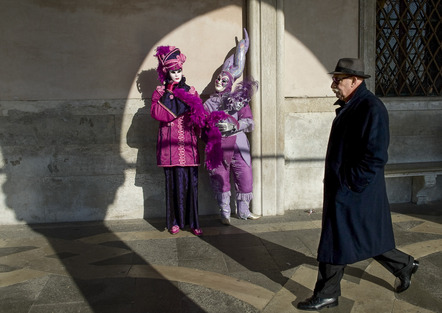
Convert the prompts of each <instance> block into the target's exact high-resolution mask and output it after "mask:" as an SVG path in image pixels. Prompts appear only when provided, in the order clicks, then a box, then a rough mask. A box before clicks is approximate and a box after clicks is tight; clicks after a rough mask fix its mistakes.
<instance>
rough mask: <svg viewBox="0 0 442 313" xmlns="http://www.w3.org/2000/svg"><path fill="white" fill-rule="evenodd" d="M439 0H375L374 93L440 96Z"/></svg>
mask: <svg viewBox="0 0 442 313" xmlns="http://www.w3.org/2000/svg"><path fill="white" fill-rule="evenodd" d="M441 21H442V0H377V1H376V69H375V74H376V78H375V80H376V82H375V84H376V87H375V89H376V91H375V92H376V94H377V95H378V96H442V47H441V46H442V22H441Z"/></svg>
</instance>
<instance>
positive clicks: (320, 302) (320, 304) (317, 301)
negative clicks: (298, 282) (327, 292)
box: [297, 296, 339, 311]
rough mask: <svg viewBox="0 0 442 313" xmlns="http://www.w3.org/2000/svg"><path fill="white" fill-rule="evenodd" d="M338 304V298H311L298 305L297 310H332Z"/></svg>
mask: <svg viewBox="0 0 442 313" xmlns="http://www.w3.org/2000/svg"><path fill="white" fill-rule="evenodd" d="M338 304H339V302H338V297H336V298H320V297H318V296H312V297H310V298H308V299H306V300H305V301H302V302H299V303H298V306H297V307H298V309H300V310H305V311H318V310H320V309H322V308H325V307H327V308H332V307H335V306H337V305H338Z"/></svg>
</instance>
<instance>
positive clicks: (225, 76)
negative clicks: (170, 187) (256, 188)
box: [204, 29, 260, 225]
mask: <svg viewBox="0 0 442 313" xmlns="http://www.w3.org/2000/svg"><path fill="white" fill-rule="evenodd" d="M244 34H245V39H242V40H241V41H240V42H239V43H238V45H237V47H236V52H235V54H234V55H231V56H230V57H229V58H228V59H227V60H226V61H225V62H224V65H223V68H222V70H221V72H220V74H219V75H218V77H217V79H216V81H215V90H216V93H215V94H213V95H211V96H210V98H209V99H208V100H207V101H206V102H205V103H204V108H205V109H206V110H207V111H209V112H211V114H212V115H216V114H218V115H219V114H220V113H221V112H223V113H225V114H226V115H223V116H222V117H221V118H220V119H219V121H218V123H217V124H216V126H217V127H218V129H219V130H220V132H221V134H222V139H221V148H222V163H221V164H220V165H218V166H216V167H214V168H213V169H209V175H210V182H211V185H212V189H213V190H214V192H215V197H216V200H217V201H218V204H219V207H220V213H221V222H222V223H223V224H226V225H230V215H231V208H230V197H231V192H230V189H231V186H230V174H231V173H232V174H233V180H234V183H235V191H236V205H237V215H238V217H239V218H241V219H258V218H259V217H260V216H259V215H256V214H253V213H251V212H250V210H249V206H250V201H251V200H252V198H253V175H252V164H251V156H250V144H249V141H248V139H247V136H246V134H245V133H246V132H251V131H252V130H253V128H254V122H253V115H252V111H251V109H250V105H249V101H250V99H251V97H252V95H253V93H254V92H255V91H256V90H257V88H258V82H257V81H254V80H248V79H244V80H243V82H241V83H239V84H238V85H237V86H236V87H235V89H234V91H232V86H233V83H234V82H235V81H236V80H237V79H238V78H239V77H240V76H241V75H242V72H243V71H244V66H245V60H246V53H247V50H248V48H249V37H248V34H247V31H246V30H245V29H244Z"/></svg>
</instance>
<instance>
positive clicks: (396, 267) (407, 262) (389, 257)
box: [373, 248, 414, 277]
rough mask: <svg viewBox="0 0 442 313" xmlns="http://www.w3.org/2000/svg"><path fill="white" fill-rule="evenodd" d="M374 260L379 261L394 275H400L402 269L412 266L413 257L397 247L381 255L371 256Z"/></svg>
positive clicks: (405, 269)
mask: <svg viewBox="0 0 442 313" xmlns="http://www.w3.org/2000/svg"><path fill="white" fill-rule="evenodd" d="M373 259H375V260H376V261H378V262H379V263H381V265H382V266H383V267H385V268H386V269H387V270H388V271H389V272H390V273H392V274H393V275H394V276H396V277H398V276H400V275H401V274H402V273H403V272H404V271H407V270H409V269H410V267H411V266H413V262H414V258H413V257H412V256H411V255H408V254H406V253H404V252H402V251H400V250H398V249H396V248H395V249H392V250H390V251H387V252H385V253H383V254H381V255H378V256H375V257H373Z"/></svg>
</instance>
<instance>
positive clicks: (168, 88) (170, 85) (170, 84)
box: [166, 81, 178, 91]
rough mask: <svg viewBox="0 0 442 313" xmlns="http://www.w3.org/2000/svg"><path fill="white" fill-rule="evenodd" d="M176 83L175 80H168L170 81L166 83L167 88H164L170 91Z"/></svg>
mask: <svg viewBox="0 0 442 313" xmlns="http://www.w3.org/2000/svg"><path fill="white" fill-rule="evenodd" d="M176 85H178V83H177V82H174V81H170V82H169V83H168V84H167V88H166V89H167V90H170V91H172V90H173V89H174V88H175V86H176Z"/></svg>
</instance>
